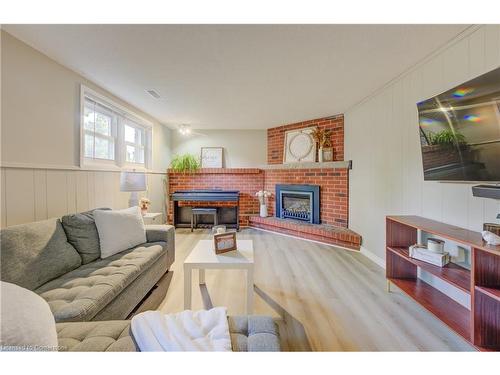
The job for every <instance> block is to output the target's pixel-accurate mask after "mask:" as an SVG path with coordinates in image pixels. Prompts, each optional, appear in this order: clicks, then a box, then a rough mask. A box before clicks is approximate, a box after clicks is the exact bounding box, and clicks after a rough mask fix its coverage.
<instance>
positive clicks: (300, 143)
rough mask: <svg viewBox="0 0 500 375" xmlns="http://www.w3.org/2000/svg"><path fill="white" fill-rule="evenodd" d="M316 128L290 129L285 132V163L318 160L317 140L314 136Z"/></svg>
mask: <svg viewBox="0 0 500 375" xmlns="http://www.w3.org/2000/svg"><path fill="white" fill-rule="evenodd" d="M314 129H315V128H305V129H299V130H290V131H287V132H286V133H285V143H284V147H285V150H284V153H283V155H284V160H283V163H285V164H286V163H297V162H299V163H300V162H314V161H316V142H314V139H313V136H312V132H313V131H314Z"/></svg>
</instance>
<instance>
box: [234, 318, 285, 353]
mask: <svg viewBox="0 0 500 375" xmlns="http://www.w3.org/2000/svg"><path fill="white" fill-rule="evenodd" d="M228 323H229V332H230V333H231V345H232V347H233V351H234V352H279V351H280V339H279V333H278V328H277V325H276V323H275V322H274V320H273V318H271V317H270V316H259V315H250V316H230V317H228Z"/></svg>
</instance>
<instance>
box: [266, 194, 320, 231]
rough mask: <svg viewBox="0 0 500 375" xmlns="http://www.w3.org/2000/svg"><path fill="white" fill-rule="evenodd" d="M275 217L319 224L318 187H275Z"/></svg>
mask: <svg viewBox="0 0 500 375" xmlns="http://www.w3.org/2000/svg"><path fill="white" fill-rule="evenodd" d="M275 196H276V210H275V211H276V217H278V218H281V219H291V220H299V221H303V222H307V223H312V224H319V223H320V220H319V185H276V194H275Z"/></svg>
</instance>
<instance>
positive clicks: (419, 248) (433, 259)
mask: <svg viewBox="0 0 500 375" xmlns="http://www.w3.org/2000/svg"><path fill="white" fill-rule="evenodd" d="M408 250H409V255H410V258H413V259H417V260H421V261H422V262H426V263H430V264H433V265H435V266H438V267H444V266H446V265H447V264H448V263H450V254H448V253H437V252H435V251H432V250H429V249H428V248H426V247H425V246H423V245H418V244H415V245H412V246H410V247H409V249H408Z"/></svg>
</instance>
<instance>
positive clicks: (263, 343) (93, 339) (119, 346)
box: [56, 316, 280, 352]
mask: <svg viewBox="0 0 500 375" xmlns="http://www.w3.org/2000/svg"><path fill="white" fill-rule="evenodd" d="M228 323H229V332H230V334H231V344H232V349H233V351H234V352H258V351H268V352H275V351H280V341H279V333H278V329H277V326H276V323H275V322H274V321H273V319H272V318H271V317H268V316H229V317H228ZM56 329H57V336H58V338H59V350H60V351H79V352H85V351H93V352H135V351H139V349H138V348H137V346H136V344H135V341H134V339H133V337H132V333H131V330H130V321H127V320H117V321H107V322H83V323H58V324H57V325H56Z"/></svg>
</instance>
